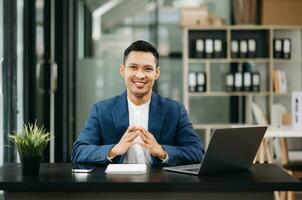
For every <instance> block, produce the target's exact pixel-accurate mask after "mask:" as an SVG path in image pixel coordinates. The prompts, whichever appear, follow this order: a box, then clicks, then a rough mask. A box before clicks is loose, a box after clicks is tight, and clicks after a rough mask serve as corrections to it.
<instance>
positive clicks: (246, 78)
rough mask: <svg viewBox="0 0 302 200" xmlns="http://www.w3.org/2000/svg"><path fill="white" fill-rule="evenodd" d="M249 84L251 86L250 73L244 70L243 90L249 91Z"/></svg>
mask: <svg viewBox="0 0 302 200" xmlns="http://www.w3.org/2000/svg"><path fill="white" fill-rule="evenodd" d="M251 86H252V73H251V72H244V73H243V90H244V91H251Z"/></svg>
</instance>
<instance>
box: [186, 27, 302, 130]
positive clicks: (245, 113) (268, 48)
mask: <svg viewBox="0 0 302 200" xmlns="http://www.w3.org/2000/svg"><path fill="white" fill-rule="evenodd" d="M301 33H302V26H266V25H255V26H254V25H238V26H232V25H227V26H221V27H217V26H216V27H215V26H214V27H212V26H211V27H207V26H202V27H201V26H193V27H192V26H188V27H184V29H183V56H184V57H183V61H184V65H183V70H184V73H183V92H184V95H183V97H184V99H183V102H184V105H185V106H186V108H187V109H188V111H190V113H191V112H192V113H193V114H194V115H195V114H196V115H197V116H199V115H204V113H203V111H207V112H208V111H209V110H211V109H213V113H214V114H215V116H211V118H213V120H209V121H208V122H209V123H208V124H205V123H201V124H194V125H193V126H194V128H197V129H205V132H206V133H207V134H208V135H210V131H211V129H212V128H228V127H234V126H244V124H228V123H225V124H223V123H211V122H215V121H220V120H219V115H218V116H216V115H217V113H218V114H219V112H224V111H220V110H219V106H218V107H217V108H215V103H216V102H224V103H225V101H224V100H228V98H225V97H231V96H235V97H238V96H239V97H240V96H242V97H247V98H242V100H241V98H240V100H239V101H234V106H236V105H238V108H239V109H240V110H239V109H234V112H236V113H238V116H239V115H240V118H244V119H245V122H246V123H247V124H252V123H254V122H255V119H254V117H253V112H252V109H253V108H252V103H253V102H255V103H256V104H258V105H259V106H260V107H261V109H262V112H263V114H264V116H265V117H267V119H268V121H269V119H272V112H271V111H272V106H273V104H274V103H282V104H284V105H285V106H286V107H290V96H291V91H293V89H292V88H294V90H299V91H302V86H301V84H300V80H301V69H302V58H301V49H302V45H301V44H302V43H301V41H302V39H301ZM208 38H209V39H220V40H222V42H223V54H219V55H221V56H223V58H209V59H207V58H198V57H194V56H198V55H199V54H197V53H196V52H194V46H192V45H194V41H195V40H197V39H203V40H206V39H208ZM247 38H253V39H255V40H256V41H257V51H256V53H255V54H254V55H255V56H256V58H232V57H231V56H232V52H231V42H232V40H238V41H240V40H247ZM274 38H289V39H291V42H292V43H291V58H290V59H280V58H273V54H274V53H273V49H274V44H273V40H274ZM245 62H249V63H251V66H250V70H251V71H252V72H259V73H261V78H260V79H261V88H263V89H264V90H265V91H260V92H246V91H239V92H227V91H213V90H211V89H213V88H214V87H213V86H212V84H218V85H221V84H223V83H224V81H225V80H218V81H217V82H215V81H216V79H217V78H218V79H224V78H225V76H224V75H225V74H226V73H229V72H233V71H234V70H235V69H234V70H233V68H232V66H231V65H230V66H228V65H229V64H230V63H239V65H238V70H239V71H243V70H244V69H243V67H245V66H242V65H240V64H241V63H245ZM194 64H196V65H199V66H202V67H201V68H198V69H199V70H200V71H203V72H205V73H206V79H205V82H206V89H207V92H189V91H188V88H189V86H188V83H189V80H188V79H189V76H188V73H189V72H190V69H192V70H193V69H194V67H195V66H194ZM215 64H216V65H223V66H222V67H221V68H219V67H218V68H217V67H216V66H215ZM213 66H214V67H213ZM224 67H226V68H224ZM274 69H282V70H284V71H285V72H286V76H287V86H288V92H287V93H275V91H273V87H272V85H273V78H274V77H273V70H274ZM194 70H196V69H194ZM213 73H217V75H216V74H213ZM218 89H221V90H223V89H225V88H218ZM198 97H202V100H205V101H204V102H205V104H199V105H198V104H197V105H196V106H200V107H201V108H199V109H198V112H200V114H199V113H195V112H197V111H195V107H192V105H190V104H191V103H192V102H191V100H192V99H193V98H196V99H194V100H200V99H197V98H198ZM219 97H220V98H221V97H222V98H221V99H219ZM223 97H224V98H225V99H223ZM216 100H217V101H216ZM213 101H214V102H213ZM204 102H203V103H204ZM194 103H196V102H194ZM235 104H236V105H235ZM194 105H195V104H194ZM208 105H210V106H211V109H209V108H208V107H207V106H208ZM213 105H214V106H213ZM224 106H228V105H227V104H226V105H224ZM203 107H204V108H203ZM212 107H213V108H212ZM226 109H228V107H227V108H226ZM227 112H228V111H227ZM236 113H234V114H236ZM224 117H225V116H224ZM226 117H227V116H226ZM217 119H218V120H217ZM224 121H228V118H227V119H226V120H224ZM245 126H246V124H245Z"/></svg>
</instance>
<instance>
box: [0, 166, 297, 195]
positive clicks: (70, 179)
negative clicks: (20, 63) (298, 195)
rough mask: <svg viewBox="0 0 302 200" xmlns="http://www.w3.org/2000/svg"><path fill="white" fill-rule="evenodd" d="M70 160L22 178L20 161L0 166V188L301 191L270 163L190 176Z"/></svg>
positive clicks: (47, 190)
mask: <svg viewBox="0 0 302 200" xmlns="http://www.w3.org/2000/svg"><path fill="white" fill-rule="evenodd" d="M71 168H72V165H71V163H55V164H49V163H42V164H41V170H40V176H39V177H36V178H31V177H22V175H21V166H20V164H5V165H4V166H2V167H1V168H0V190H4V191H8V192H61V191H62V192H69V191H73V192H162V191H165V192H203V191H206V192H234V191H258V192H268V191H288V190H292V191H298V190H299V191H302V183H301V182H299V181H298V180H297V179H295V178H293V177H291V176H289V175H288V174H287V173H286V172H285V171H283V170H282V169H281V168H279V167H278V166H276V165H272V164H262V165H261V164H256V165H253V166H252V168H251V170H250V171H243V172H236V173H223V174H215V175H207V176H202V177H199V176H194V175H186V174H180V173H173V172H167V171H164V170H162V169H161V168H148V171H147V174H144V175H106V174H105V173H104V170H105V168H106V167H97V169H96V170H95V171H94V172H93V173H91V174H79V173H76V174H75V173H72V172H71Z"/></svg>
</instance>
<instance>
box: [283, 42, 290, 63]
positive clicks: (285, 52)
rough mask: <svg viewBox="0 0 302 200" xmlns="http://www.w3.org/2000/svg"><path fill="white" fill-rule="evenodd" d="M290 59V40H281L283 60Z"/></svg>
mask: <svg viewBox="0 0 302 200" xmlns="http://www.w3.org/2000/svg"><path fill="white" fill-rule="evenodd" d="M290 57H291V40H290V39H289V38H284V39H283V58H285V59H290Z"/></svg>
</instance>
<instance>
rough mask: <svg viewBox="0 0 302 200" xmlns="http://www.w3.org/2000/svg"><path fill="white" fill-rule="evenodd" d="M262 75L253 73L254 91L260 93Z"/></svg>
mask: <svg viewBox="0 0 302 200" xmlns="http://www.w3.org/2000/svg"><path fill="white" fill-rule="evenodd" d="M260 81H261V78H260V73H259V72H253V73H252V91H254V92H259V91H260Z"/></svg>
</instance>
